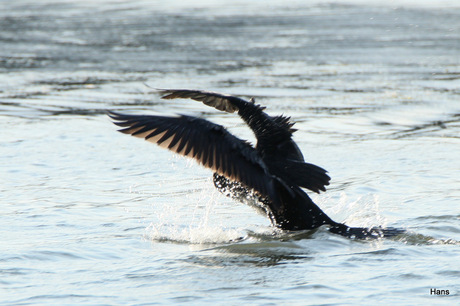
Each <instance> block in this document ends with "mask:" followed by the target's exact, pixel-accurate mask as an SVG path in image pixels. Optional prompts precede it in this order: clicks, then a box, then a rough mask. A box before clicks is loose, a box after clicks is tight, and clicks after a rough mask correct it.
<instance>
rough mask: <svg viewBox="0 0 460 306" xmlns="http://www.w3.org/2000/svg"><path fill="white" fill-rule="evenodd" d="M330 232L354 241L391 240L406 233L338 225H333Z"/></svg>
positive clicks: (396, 230)
mask: <svg viewBox="0 0 460 306" xmlns="http://www.w3.org/2000/svg"><path fill="white" fill-rule="evenodd" d="M329 231H330V232H331V233H334V234H339V235H342V236H345V237H347V238H352V239H376V238H383V237H385V238H389V237H395V236H398V235H401V234H404V233H405V232H406V231H405V230H403V229H398V228H393V227H388V228H380V227H373V228H363V227H349V226H347V225H345V224H341V223H336V224H334V225H331V227H330V228H329Z"/></svg>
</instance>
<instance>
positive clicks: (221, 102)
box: [159, 89, 249, 113]
mask: <svg viewBox="0 0 460 306" xmlns="http://www.w3.org/2000/svg"><path fill="white" fill-rule="evenodd" d="M159 93H160V94H161V95H163V96H162V98H163V99H168V100H170V99H178V98H183V99H192V100H195V101H199V102H203V103H204V104H206V105H209V106H212V107H214V108H216V109H218V110H220V111H224V112H227V113H234V112H235V111H238V110H239V108H240V107H241V106H243V105H245V104H246V103H249V102H247V101H245V100H243V99H240V98H237V97H234V96H230V95H226V94H220V93H217V92H211V91H201V90H188V89H159Z"/></svg>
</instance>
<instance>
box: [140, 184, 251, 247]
mask: <svg viewBox="0 0 460 306" xmlns="http://www.w3.org/2000/svg"><path fill="white" fill-rule="evenodd" d="M210 180H211V179H207V180H206V181H204V182H203V183H202V186H200V187H202V189H201V191H200V192H199V194H198V196H197V195H195V194H187V195H186V196H185V197H182V198H181V199H178V200H177V201H179V202H181V203H168V204H166V205H164V207H161V209H157V216H156V217H157V218H156V219H157V220H156V221H155V222H152V223H150V225H149V226H148V227H147V228H146V230H145V237H146V238H147V239H149V240H156V241H168V242H175V243H187V244H222V243H229V242H232V241H237V240H241V239H242V237H244V236H246V235H247V234H246V233H245V232H244V230H242V229H234V228H226V227H225V226H223V225H222V224H220V223H219V220H218V217H217V216H216V214H214V213H213V210H214V208H215V205H216V202H219V199H220V196H219V195H218V191H217V190H215V189H214V187H213V185H212V183H211V182H210ZM183 201H185V202H186V203H184V202H183ZM190 203H195V205H194V207H193V208H192V209H191V211H190V210H189V211H184V209H185V208H186V207H188V206H191V205H190ZM184 220H187V221H186V222H184ZM216 222H218V224H216Z"/></svg>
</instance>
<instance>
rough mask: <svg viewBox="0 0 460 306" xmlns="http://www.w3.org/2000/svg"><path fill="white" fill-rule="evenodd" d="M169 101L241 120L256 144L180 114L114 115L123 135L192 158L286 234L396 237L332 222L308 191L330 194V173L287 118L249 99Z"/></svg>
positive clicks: (173, 94)
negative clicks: (307, 154) (309, 157)
mask: <svg viewBox="0 0 460 306" xmlns="http://www.w3.org/2000/svg"><path fill="white" fill-rule="evenodd" d="M160 93H161V94H162V95H163V98H164V99H175V98H190V99H193V100H196V101H201V102H203V103H204V104H206V105H209V106H212V107H214V108H216V109H218V110H221V111H226V112H229V113H233V112H236V111H237V112H238V114H239V116H240V117H241V118H242V119H243V120H244V121H245V122H246V123H247V125H248V126H249V127H250V128H251V129H252V130H253V132H254V134H255V136H256V139H257V144H256V146H255V147H253V146H251V145H250V144H249V143H247V142H246V141H243V140H241V139H239V138H237V137H235V136H233V135H232V134H230V133H229V132H228V131H227V130H226V129H225V128H223V127H222V126H220V125H217V124H214V123H212V122H209V121H207V120H204V119H200V118H195V117H189V116H179V117H162V116H137V115H122V114H118V113H114V112H110V113H109V116H110V117H111V118H112V119H114V120H115V121H116V122H115V124H117V125H119V126H122V127H125V128H124V129H122V130H120V131H121V132H123V133H127V134H131V135H133V136H137V137H142V138H145V139H146V140H148V141H151V142H154V143H157V144H158V145H160V146H161V147H165V148H168V149H170V150H172V151H173V152H175V153H178V154H181V155H184V156H188V157H192V158H194V159H196V160H197V161H198V162H200V163H201V164H202V165H204V166H205V167H207V168H210V169H212V170H213V171H214V172H215V173H214V184H215V186H216V187H217V188H218V189H219V190H221V191H223V192H225V193H227V194H228V195H230V196H231V197H233V198H235V199H240V200H241V199H246V198H247V197H248V196H251V197H253V198H254V200H255V201H257V202H258V203H259V204H260V207H261V208H262V209H263V210H264V211H265V212H266V214H267V215H268V217H269V218H270V220H271V221H272V224H273V225H274V226H276V227H278V228H281V229H284V230H308V229H314V228H318V227H320V226H322V225H328V226H329V230H330V231H331V232H334V233H337V234H341V235H343V236H347V237H357V238H366V237H380V236H394V235H396V234H399V233H400V232H401V231H400V230H396V229H380V228H378V229H375V228H374V229H364V228H351V227H348V226H346V225H344V224H341V223H337V222H335V221H333V220H332V219H331V218H329V217H328V216H327V215H326V214H325V213H324V212H323V211H322V210H321V209H320V208H319V207H318V206H317V205H316V204H315V203H313V201H312V200H311V199H310V197H309V196H308V194H307V193H306V192H305V191H304V190H303V189H302V188H306V189H309V190H311V191H314V192H317V193H319V192H320V191H325V190H326V186H327V185H329V181H330V177H329V176H328V175H327V171H326V170H324V169H323V168H321V167H318V166H316V165H313V164H309V163H305V161H304V157H303V155H302V153H301V151H300V149H299V147H298V146H297V144H296V143H295V142H294V140H293V139H292V133H293V132H295V130H294V129H292V126H293V123H291V122H290V121H289V119H290V118H288V117H284V116H275V117H272V116H269V115H268V114H267V113H265V112H264V109H265V108H264V107H261V106H260V105H257V104H255V103H254V101H253V100H252V99H251V100H250V101H245V100H243V99H240V98H237V97H234V96H229V95H224V94H218V93H214V92H206V91H198V90H161V91H160Z"/></svg>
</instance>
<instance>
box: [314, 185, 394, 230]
mask: <svg viewBox="0 0 460 306" xmlns="http://www.w3.org/2000/svg"><path fill="white" fill-rule="evenodd" d="M331 200H332V199H331V198H324V199H323V200H320V201H318V202H319V205H320V206H321V207H327V206H330V205H328V204H327V202H330V201H331ZM321 202H322V203H321ZM334 202H336V200H335V199H334ZM336 203H337V204H335V205H334V206H332V207H329V208H326V209H325V211H326V213H327V214H328V215H330V216H333V219H334V220H335V219H337V221H339V220H342V221H340V222H344V223H345V224H347V225H349V226H356V227H365V228H370V227H376V226H381V227H386V225H387V220H386V218H385V217H384V216H383V215H382V214H381V211H380V199H379V196H378V195H376V194H367V195H364V196H360V197H358V198H357V199H356V200H354V201H353V200H350V199H349V197H348V195H347V194H346V193H345V192H342V193H341V194H340V198H339V200H338V202H336Z"/></svg>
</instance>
